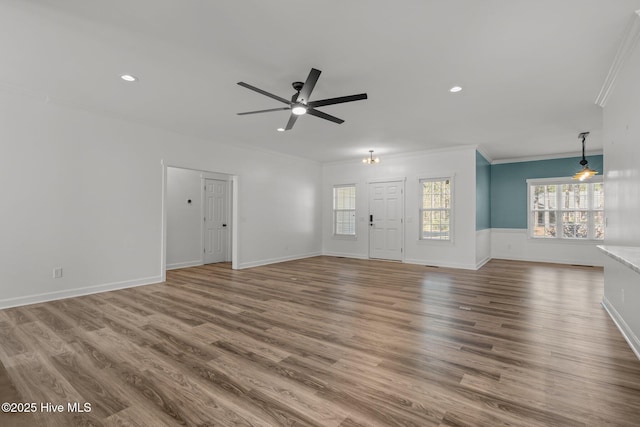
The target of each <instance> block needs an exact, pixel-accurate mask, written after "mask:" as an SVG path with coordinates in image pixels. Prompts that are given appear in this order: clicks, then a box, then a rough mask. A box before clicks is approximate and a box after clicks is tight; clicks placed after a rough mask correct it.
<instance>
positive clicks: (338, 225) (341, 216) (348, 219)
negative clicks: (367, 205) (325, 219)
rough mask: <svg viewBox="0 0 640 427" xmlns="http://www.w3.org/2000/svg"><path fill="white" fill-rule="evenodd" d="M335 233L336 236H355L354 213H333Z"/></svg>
mask: <svg viewBox="0 0 640 427" xmlns="http://www.w3.org/2000/svg"><path fill="white" fill-rule="evenodd" d="M335 230H336V231H335V233H336V234H348V235H355V234H356V212H355V211H350V210H347V211H335Z"/></svg>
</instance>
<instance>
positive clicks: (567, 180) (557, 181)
mask: <svg viewBox="0 0 640 427" xmlns="http://www.w3.org/2000/svg"><path fill="white" fill-rule="evenodd" d="M526 182H527V239H529V240H531V241H536V242H556V243H565V244H566V243H590V244H593V243H598V242H599V243H602V242H603V241H604V239H594V238H593V237H588V238H586V239H579V238H571V237H562V235H561V233H556V236H555V237H536V236H534V235H533V228H532V225H533V224H532V222H533V215H532V213H533V210H532V209H531V187H532V186H534V185H564V184H577V183H583V184H597V183H602V184H604V178H603V177H602V175H596V176H594V177H591V178H590V179H589V180H588V181H586V182H585V181H583V182H580V181H576V180H575V179H573V178H572V177H556V178H529V179H527V180H526ZM590 188H593V187H590ZM605 191H606V190H605ZM589 192H590V197H589V205H590V206H589V208H588V209H585V211H586V212H588V213H590V214H591V213H592V212H599V211H601V212H603V214H604V212H605V209H604V208H603V209H602V210H600V209H593V196H592V195H593V190H589ZM561 194H562V192H561V191H558V196H557V197H558V200H557V204H556V205H557V208H556V209H555V210H554V212H556V221H557V222H556V227H557V228H558V229H561V227H562V212H563V209H561V208H560V205H561V203H560V197H561ZM576 210H579V209H576ZM588 221H589V226H588V228H589V233H592V232H593V230H594V223H593V215H589V220H588ZM605 221H606V220H605Z"/></svg>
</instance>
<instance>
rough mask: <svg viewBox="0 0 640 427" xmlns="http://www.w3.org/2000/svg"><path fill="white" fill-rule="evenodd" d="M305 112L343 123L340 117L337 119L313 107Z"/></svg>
mask: <svg viewBox="0 0 640 427" xmlns="http://www.w3.org/2000/svg"><path fill="white" fill-rule="evenodd" d="M307 114H311V115H312V116H316V117H320V118H321V119H325V120H329V121H330V122H334V123H337V124H342V123H344V120H342V119H339V118H337V117H335V116H332V115H330V114H327V113H323V112H322V111H318V110H314V109H313V108H309V109H307Z"/></svg>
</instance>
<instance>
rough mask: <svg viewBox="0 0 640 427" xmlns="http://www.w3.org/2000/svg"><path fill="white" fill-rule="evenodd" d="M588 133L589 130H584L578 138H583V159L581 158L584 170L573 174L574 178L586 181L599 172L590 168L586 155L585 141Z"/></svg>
mask: <svg viewBox="0 0 640 427" xmlns="http://www.w3.org/2000/svg"><path fill="white" fill-rule="evenodd" d="M587 135H589V132H582V133H581V134H579V135H578V138H582V160H580V165H581V166H582V170H581V171H579V172H577V173H576V174H575V175H573V179H577V180H579V181H584V180H585V179H589V178H591V177H592V176H594V175H597V174H598V171H596V170H593V169H591V168H589V166H588V163H589V162H588V161H587V158H586V157H585V156H584V141H585V140H586V139H587Z"/></svg>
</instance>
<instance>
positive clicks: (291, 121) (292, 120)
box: [284, 113, 298, 130]
mask: <svg viewBox="0 0 640 427" xmlns="http://www.w3.org/2000/svg"><path fill="white" fill-rule="evenodd" d="M296 120H298V116H297V115H295V114H293V113H291V117H289V121H288V122H287V125H286V126H285V127H284V130H291V128H292V127H293V125H294V124H296Z"/></svg>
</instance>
